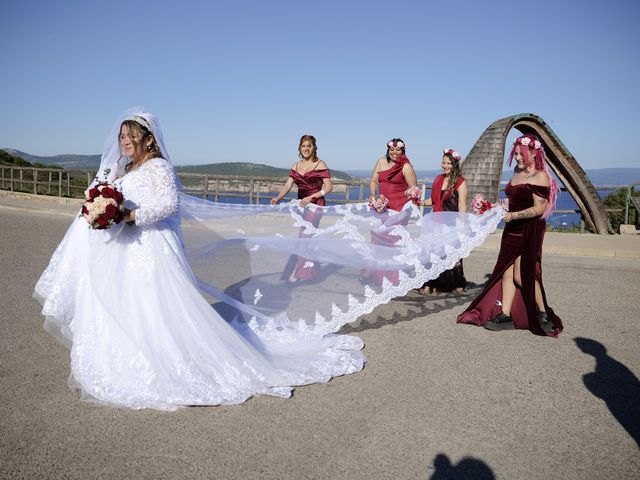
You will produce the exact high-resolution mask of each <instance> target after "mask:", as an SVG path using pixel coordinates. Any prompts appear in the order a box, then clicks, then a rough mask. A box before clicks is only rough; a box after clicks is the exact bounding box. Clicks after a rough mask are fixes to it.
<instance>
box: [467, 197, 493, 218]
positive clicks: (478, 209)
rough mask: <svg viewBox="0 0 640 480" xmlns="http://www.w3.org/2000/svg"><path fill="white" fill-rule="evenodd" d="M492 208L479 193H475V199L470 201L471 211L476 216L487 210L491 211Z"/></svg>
mask: <svg viewBox="0 0 640 480" xmlns="http://www.w3.org/2000/svg"><path fill="white" fill-rule="evenodd" d="M492 207H494V205H493V204H492V203H491V202H489V201H487V200H485V199H484V196H483V195H482V194H481V193H476V195H475V197H473V200H472V201H471V209H472V210H473V213H475V214H476V215H482V214H483V213H484V212H486V211H487V210H491V208H492Z"/></svg>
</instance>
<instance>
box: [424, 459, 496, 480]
mask: <svg viewBox="0 0 640 480" xmlns="http://www.w3.org/2000/svg"><path fill="white" fill-rule="evenodd" d="M433 467H434V470H435V471H434V472H433V475H431V478H430V480H494V479H495V478H496V477H495V475H494V474H493V471H492V470H491V468H490V467H489V465H487V464H486V463H485V462H483V461H482V460H478V459H476V458H471V457H465V458H463V459H462V460H460V462H458V464H457V465H452V464H451V460H449V457H447V456H446V455H445V454H444V453H439V454H438V455H436V457H435V458H434V459H433Z"/></svg>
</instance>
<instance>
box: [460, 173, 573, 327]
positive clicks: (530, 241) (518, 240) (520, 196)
mask: <svg viewBox="0 0 640 480" xmlns="http://www.w3.org/2000/svg"><path fill="white" fill-rule="evenodd" d="M505 192H506V194H507V196H508V197H509V211H510V212H519V211H521V210H525V209H527V208H530V207H532V206H533V194H536V195H537V196H539V197H542V198H546V199H548V198H549V192H550V190H549V187H544V186H539V185H531V184H529V183H522V184H519V185H512V184H511V182H509V184H507V186H506V188H505ZM546 225H547V224H546V222H545V220H544V219H543V218H542V217H535V218H526V219H520V220H513V221H511V222H508V223H507V224H506V226H505V229H504V232H503V234H502V242H501V244H500V253H499V254H498V260H497V262H496V266H495V267H494V269H493V273H492V274H491V278H490V279H489V282H488V283H487V285H486V286H485V287H484V289H483V290H482V292H481V293H480V295H479V296H478V297H477V298H476V299H475V300H474V301H473V302H471V305H469V307H468V308H467V309H466V310H465V311H464V312H462V313H461V314H460V315H458V323H469V324H474V325H480V326H484V325H485V324H486V323H487V321H489V320H490V319H492V318H493V317H494V316H495V315H497V314H498V313H500V311H501V310H502V307H501V305H500V303H499V302H501V301H502V281H501V278H502V274H503V273H504V272H505V271H506V270H507V268H509V267H510V266H511V265H512V264H513V263H514V262H515V260H516V258H518V257H521V260H520V275H521V278H522V286H521V287H517V288H516V296H515V299H514V301H513V305H512V307H511V318H512V319H513V323H514V324H515V327H516V328H518V329H528V330H530V331H531V332H532V333H535V334H536V335H547V334H545V332H544V330H542V327H541V326H540V324H539V322H538V308H537V306H536V301H535V280H538V283H539V284H540V290H541V291H542V298H543V299H544V306H545V311H546V312H547V317H548V319H549V321H551V322H552V323H553V325H554V328H553V330H551V332H549V334H548V335H549V336H552V337H557V336H558V334H559V333H560V332H561V331H562V329H563V326H562V321H561V320H560V317H558V316H557V315H556V314H555V313H554V312H553V310H552V309H551V307H549V305H548V304H547V297H546V295H545V291H544V287H543V285H542V264H541V262H542V242H543V239H544V234H545V231H546Z"/></svg>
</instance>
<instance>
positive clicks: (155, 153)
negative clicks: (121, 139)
mask: <svg viewBox="0 0 640 480" xmlns="http://www.w3.org/2000/svg"><path fill="white" fill-rule="evenodd" d="M125 125H126V126H127V127H129V132H131V131H133V132H135V133H137V134H138V135H139V136H140V137H141V138H142V140H140V141H141V142H144V141H145V140H146V139H147V138H149V137H151V145H149V147H148V148H147V153H146V154H145V156H144V158H143V159H142V162H140V163H141V164H142V163H144V162H146V161H147V160H149V159H150V158H164V157H163V156H162V152H161V151H160V147H159V146H158V142H156V138H155V137H154V136H153V133H152V132H151V131H149V129H148V128H147V127H145V126H144V125H142V124H140V123H138V122H136V121H135V120H125V121H124V122H122V124H121V125H120V131H122V127H124V126H125ZM134 166H135V165H134V164H133V162H130V163H129V164H127V166H126V167H125V172H128V171H129V170H131V169H132V168H133V167H134Z"/></svg>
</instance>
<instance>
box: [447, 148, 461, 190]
mask: <svg viewBox="0 0 640 480" xmlns="http://www.w3.org/2000/svg"><path fill="white" fill-rule="evenodd" d="M443 156H444V157H447V158H448V159H449V160H450V161H451V172H449V181H448V182H447V188H446V191H450V190H453V189H454V188H455V186H456V182H457V181H458V179H459V178H460V177H461V176H462V170H461V169H460V160H458V159H457V158H455V157H454V156H453V155H451V154H450V153H445V154H444V155H443Z"/></svg>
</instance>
